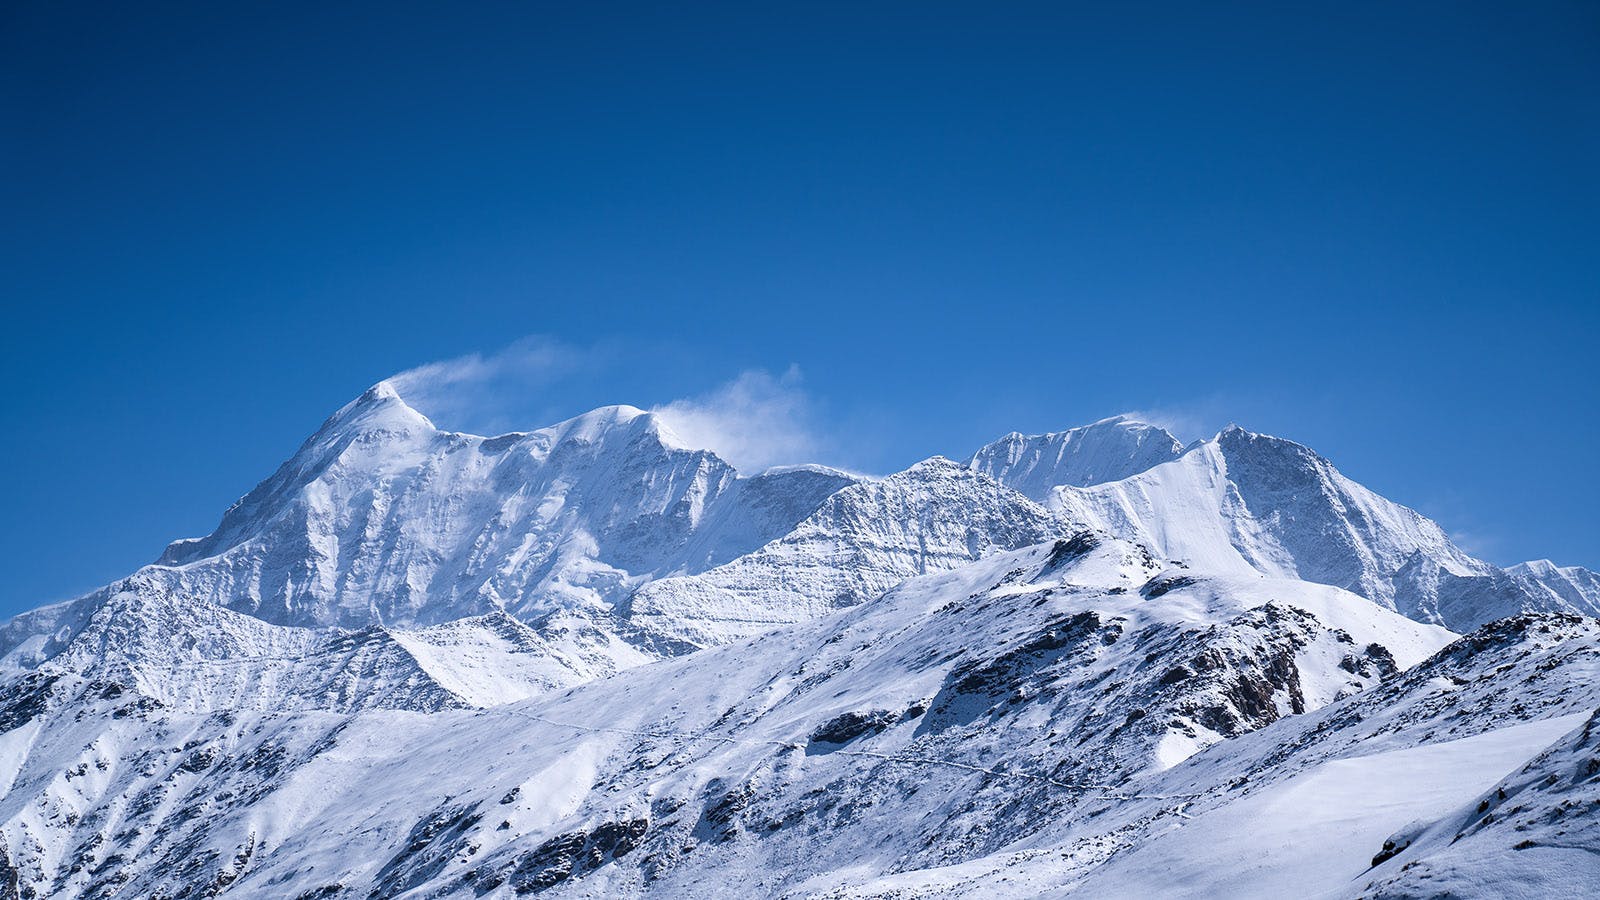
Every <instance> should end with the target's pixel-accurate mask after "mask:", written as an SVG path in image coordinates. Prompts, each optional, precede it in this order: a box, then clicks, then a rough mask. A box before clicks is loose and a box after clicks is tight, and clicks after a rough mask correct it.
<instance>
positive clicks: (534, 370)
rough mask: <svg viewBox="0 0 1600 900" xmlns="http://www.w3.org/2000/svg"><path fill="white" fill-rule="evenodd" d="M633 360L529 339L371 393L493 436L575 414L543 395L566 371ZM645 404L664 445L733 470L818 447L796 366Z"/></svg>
mask: <svg viewBox="0 0 1600 900" xmlns="http://www.w3.org/2000/svg"><path fill="white" fill-rule="evenodd" d="M636 356H637V353H636V352H626V353H625V352H622V350H621V348H618V347H612V346H600V345H597V346H593V347H587V348H580V347H573V346H570V345H567V344H563V343H560V342H557V341H554V340H551V339H549V338H545V337H540V336H532V337H526V338H523V339H521V340H519V341H517V342H515V343H513V344H511V345H510V346H508V347H506V348H504V349H502V350H499V351H496V352H494V353H488V354H483V353H470V354H467V355H465V356H458V357H455V358H453V359H445V360H440V361H437V362H431V363H426V364H424V365H420V366H416V367H415V368H411V369H407V370H405V371H403V372H400V373H399V374H396V375H393V376H390V377H389V378H387V379H385V380H384V381H383V382H380V383H379V385H378V386H377V387H376V388H375V390H376V389H383V390H392V391H393V393H395V394H396V395H398V398H399V399H400V400H401V401H402V402H403V403H404V404H405V405H406V406H408V407H410V408H412V409H414V410H416V411H417V412H418V413H420V414H422V415H424V416H426V417H427V418H428V419H430V420H431V421H433V422H435V423H437V424H438V425H439V427H441V428H446V429H451V430H458V431H466V432H471V433H475V434H486V435H489V434H502V433H506V432H511V431H521V430H524V429H527V428H531V427H539V426H543V425H545V424H548V423H550V422H554V421H559V420H564V419H567V418H570V417H571V416H572V415H573V414H574V413H577V412H581V411H582V410H575V409H571V408H562V405H561V404H560V403H557V402H551V401H552V399H554V398H555V397H556V396H557V395H559V394H560V393H561V388H562V387H563V385H564V384H566V383H570V382H571V380H572V379H573V378H574V377H575V376H583V375H593V374H595V373H596V372H597V371H603V370H606V369H608V368H613V367H614V365H618V364H620V361H621V360H622V359H624V358H632V357H636ZM641 405H642V404H641ZM647 409H648V411H649V412H650V413H652V414H653V415H654V418H655V420H656V422H657V424H658V425H660V426H662V428H663V437H664V438H666V439H667V440H669V441H670V442H671V443H673V444H675V445H677V446H679V447H682V448H684V449H690V450H710V451H711V452H713V453H715V454H717V456H719V457H721V458H722V459H724V460H726V461H727V462H729V463H731V464H732V465H733V466H734V467H736V468H737V469H739V470H740V471H742V472H747V473H752V474H754V473H757V472H760V471H763V470H765V469H768V468H771V467H773V466H777V465H786V464H799V463H811V462H815V461H816V457H817V454H818V451H819V450H821V449H824V442H823V441H822V440H821V439H820V438H819V436H818V432H817V429H816V418H815V416H814V414H813V409H812V403H811V399H810V397H809V396H807V394H806V392H805V391H804V389H803V388H802V386H801V375H800V370H799V368H798V367H797V366H792V365H791V366H790V367H789V368H788V369H787V370H786V371H784V372H783V373H782V374H781V375H777V376H774V375H773V374H771V373H770V372H767V371H765V370H761V369H751V370H747V371H745V372H742V373H740V374H739V375H738V376H737V377H736V378H734V379H733V380H731V381H729V382H726V383H724V384H722V385H720V386H718V387H716V388H713V389H711V390H710V391H707V392H705V393H703V394H697V395H694V396H689V397H682V398H679V399H674V400H669V401H667V402H665V403H660V404H657V405H656V406H654V407H648V408H647Z"/></svg>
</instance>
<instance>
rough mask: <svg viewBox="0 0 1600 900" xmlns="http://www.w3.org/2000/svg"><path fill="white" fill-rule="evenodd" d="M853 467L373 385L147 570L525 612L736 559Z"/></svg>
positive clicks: (396, 611)
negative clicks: (496, 420)
mask: <svg viewBox="0 0 1600 900" xmlns="http://www.w3.org/2000/svg"><path fill="white" fill-rule="evenodd" d="M852 480H853V479H852V478H851V477H850V476H848V475H845V474H844V473H842V472H837V471H833V470H828V469H822V468H818V467H801V468H793V469H786V470H778V471H774V472H770V473H765V474H762V475H758V476H756V477H754V478H740V477H739V475H738V473H737V472H735V471H734V469H733V467H732V466H730V465H728V464H727V463H725V462H723V461H722V460H721V459H719V458H717V457H716V456H715V455H714V454H712V453H710V452H708V451H705V450H692V449H688V448H685V447H683V446H682V445H681V443H680V442H679V441H678V439H677V438H676V437H675V436H673V435H672V433H671V432H670V431H669V430H668V429H667V428H666V427H665V425H664V424H663V423H662V422H661V421H660V420H659V419H658V418H657V417H656V416H654V415H652V414H650V413H646V412H644V411H642V410H638V409H635V408H633V407H627V406H613V407H605V408H602V409H597V410H595V411H593V412H590V413H586V414H584V415H582V416H579V417H577V418H575V419H571V420H569V421H566V422H562V423H561V424H559V425H553V426H551V427H549V428H543V429H540V430H538V431H533V432H528V433H526V434H507V435H501V436H499V437H494V438H482V437H477V436H475V435H467V434H458V433H454V432H445V431H440V430H439V429H437V428H435V427H434V426H433V424H432V423H431V422H429V421H428V420H427V419H426V418H425V417H424V416H423V415H422V414H421V413H418V412H416V411H415V410H413V409H412V408H410V407H409V406H407V405H406V404H405V402H404V401H403V400H401V399H400V397H399V395H398V394H396V393H395V391H394V389H393V388H392V387H390V386H389V385H388V384H387V383H380V384H379V385H377V386H376V387H374V388H372V389H371V390H369V391H368V392H367V393H365V394H363V395H362V396H361V397H360V398H359V399H357V400H356V401H355V402H354V403H352V404H350V405H349V406H346V407H345V408H344V409H342V410H340V411H339V412H338V413H336V414H335V415H334V416H333V417H332V418H331V419H329V420H328V421H327V423H325V424H324V425H323V426H322V428H321V430H319V431H318V432H317V433H316V434H315V435H313V436H312V437H311V439H310V440H308V441H307V442H306V443H305V445H304V446H302V447H301V448H300V450H299V452H297V453H296V454H295V456H294V457H293V458H292V459H290V460H289V461H288V462H286V463H284V465H283V466H282V467H281V468H280V469H279V470H278V472H277V473H276V474H274V475H273V476H272V477H271V478H269V479H268V480H267V481H264V482H262V483H261V485H260V486H258V487H257V488H256V489H255V490H253V491H251V492H250V493H249V494H247V495H246V496H245V497H244V498H243V499H242V500H240V501H239V502H238V503H237V504H235V505H234V506H233V508H232V509H230V510H228V512H227V514H226V515H224V516H223V518H222V523H221V524H220V525H218V527H217V529H216V531H214V532H212V533H211V534H210V535H209V536H207V537H204V538H200V539H197V540H186V541H178V542H176V543H174V544H173V545H172V546H171V547H169V548H168V549H167V552H166V553H165V554H163V556H162V558H161V560H160V561H159V564H158V565H157V566H154V567H151V568H150V569H148V570H146V571H147V572H148V573H149V574H150V575H151V577H155V578H159V579H161V580H163V581H164V583H165V584H167V585H168V587H169V589H170V590H172V591H173V592H174V593H179V594H182V595H184V596H189V597H194V598H197V599H203V600H208V601H210V602H213V603H216V604H218V605H221V606H227V607H229V608H231V609H237V610H240V611H242V612H248V613H250V614H251V615H254V616H257V617H259V618H263V619H266V620H268V621H272V622H278V623H282V624H296V625H347V626H349V625H355V626H359V625H367V624H373V623H388V624H399V625H408V624H426V623H431V622H444V621H450V620H452V619H456V618H460V617H462V616H464V615H479V614H483V613H487V612H489V611H491V610H495V609H506V610H507V611H509V612H511V613H513V614H514V615H516V616H518V617H519V618H522V619H532V618H535V617H537V616H539V615H541V614H544V613H548V612H551V611H554V610H556V609H564V608H581V607H586V606H588V607H608V606H609V605H611V604H612V603H614V602H615V601H616V600H618V599H620V598H621V597H622V596H625V595H626V593H627V592H628V591H629V590H630V589H631V588H632V587H634V586H636V585H637V584H638V583H640V582H641V581H642V580H644V579H647V578H649V577H652V576H657V575H663V574H668V573H673V572H697V571H702V570H704V569H707V568H710V567H712V566H715V565H717V564H719V563H722V562H726V561H728V560H730V559H733V558H735V557H738V556H740V555H742V554H744V553H747V552H749V551H751V550H754V549H756V548H757V547H760V546H761V545H762V544H764V543H766V542H767V541H769V540H771V539H773V538H776V537H778V536H780V535H782V534H784V533H785V532H787V531H788V530H790V529H791V528H793V527H794V525H795V524H796V523H797V522H799V521H800V520H801V519H803V518H804V517H805V516H806V515H808V514H809V513H810V512H811V511H812V510H814V509H816V508H817V506H818V505H819V504H820V503H821V502H822V501H823V500H824V499H825V498H826V497H827V496H828V495H830V494H832V493H833V492H834V491H836V490H837V489H839V488H840V487H842V486H844V485H846V484H849V483H850V482H851V481H852Z"/></svg>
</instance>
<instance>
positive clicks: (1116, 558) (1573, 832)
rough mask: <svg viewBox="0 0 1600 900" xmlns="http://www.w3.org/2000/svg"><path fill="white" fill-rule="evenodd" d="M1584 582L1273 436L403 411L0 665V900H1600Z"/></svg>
mask: <svg viewBox="0 0 1600 900" xmlns="http://www.w3.org/2000/svg"><path fill="white" fill-rule="evenodd" d="M1596 585H1597V579H1596V576H1595V575H1594V573H1591V572H1588V571H1587V570H1584V569H1581V568H1576V567H1571V568H1561V567H1557V566H1555V565H1553V564H1551V563H1547V562H1538V563H1527V564H1524V565H1522V566H1518V567H1514V568H1512V569H1507V570H1501V569H1498V568H1495V567H1493V566H1491V565H1489V564H1488V563H1485V562H1482V561H1480V560H1476V559H1473V558H1472V557H1470V556H1468V555H1467V554H1465V553H1463V552H1461V551H1460V550H1459V549H1458V548H1456V547H1455V546H1454V545H1453V544H1452V543H1451V542H1450V541H1449V539H1448V538H1447V537H1446V536H1445V533H1444V532H1443V530H1442V529H1440V528H1439V526H1437V525H1436V524H1434V523H1432V522H1430V521H1428V520H1427V519H1426V518H1424V517H1422V516H1420V515H1419V514H1417V513H1415V512H1413V511H1411V510H1409V509H1406V508H1405V507H1402V506H1399V505H1398V504H1394V503H1392V502H1390V501H1388V500H1385V499H1383V498H1381V497H1378V496H1377V495H1376V494H1373V493H1372V492H1371V491H1368V490H1366V489H1365V488H1363V487H1361V486H1360V485H1358V484H1355V483H1354V482H1351V481H1350V480H1348V479H1346V478H1344V476H1342V475H1340V474H1339V473H1338V471H1337V470H1336V469H1334V468H1333V466H1332V465H1331V464H1329V463H1328V462H1327V461H1326V460H1323V459H1322V458H1321V457H1319V456H1317V455H1316V454H1315V453H1313V452H1311V451H1310V450H1309V449H1307V448H1305V447H1301V446H1300V445H1297V444H1293V443H1292V442H1289V441H1284V440H1281V439H1278V438H1272V437H1267V436H1263V435H1255V434H1251V433H1249V432H1245V431H1242V430H1240V429H1229V430H1228V431H1225V432H1223V433H1222V434H1220V435H1218V436H1217V437H1216V438H1214V439H1212V440H1210V441H1203V442H1197V443H1196V444H1194V445H1191V446H1189V447H1183V446H1181V445H1180V444H1179V442H1178V441H1177V440H1176V439H1175V438H1173V437H1172V435H1170V434H1168V433H1167V432H1165V431H1163V430H1161V429H1159V428H1156V427H1154V426H1150V425H1146V424H1142V423H1139V422H1135V421H1132V420H1129V419H1126V418H1120V417H1119V418H1115V419H1108V420H1103V421H1101V422H1097V423H1094V424H1093V425H1089V426H1085V427H1083V428H1078V429H1072V430H1069V431H1064V432H1059V433H1054V434H1049V435H1041V436H1037V437H1025V436H1022V435H1017V434H1013V435H1008V436H1006V437H1005V438H1002V439H1001V440H1000V441H998V442H996V443H995V444H992V445H990V446H988V447H986V448H984V449H982V450H980V451H979V452H978V453H977V454H976V455H975V456H974V457H972V458H971V460H970V461H969V462H967V463H956V462H952V461H950V460H947V459H943V458H939V457H935V458H933V459H930V460H927V461H924V462H921V463H918V464H916V465H914V466H912V467H910V468H909V469H907V470H905V471H903V472H899V473H895V474H892V475H889V476H887V477H884V478H865V477H859V476H854V475H849V474H846V473H843V472H839V471H836V470H832V469H827V468H824V467H816V466H801V467H790V468H783V469H775V470H771V471H768V472H764V473H757V474H751V475H746V474H741V473H739V472H737V471H735V470H734V469H733V467H731V466H729V465H728V464H727V463H726V462H724V461H723V460H721V459H720V458H718V457H717V456H716V455H715V454H713V453H711V452H709V451H706V450H700V449H695V448H692V447H687V446H685V445H684V442H683V441H682V440H680V439H678V438H677V437H676V436H674V435H673V434H672V432H671V430H670V428H668V427H667V426H666V425H665V424H664V423H663V422H662V421H661V420H660V419H659V418H657V417H656V416H654V415H652V414H650V413H646V412H643V411H640V410H637V409H634V408H631V407H607V408H603V409H600V410H596V411H594V412H591V413H588V414H585V415H583V416H579V417H577V418H575V419H571V420H569V421H567V422H563V423H561V424H558V425H555V426H551V427H549V428H543V429H539V430H536V431H531V432H526V433H517V434H509V435H502V436H499V437H479V436H474V435H466V434H459V433H454V432H448V431H442V430H440V429H437V428H435V427H434V426H433V425H432V423H430V422H429V421H428V419H427V418H425V417H424V416H423V415H421V414H420V413H418V412H417V411H415V410H413V409H411V408H410V407H409V406H408V405H407V404H406V403H405V401H404V400H403V399H402V398H401V397H400V396H399V395H398V394H397V393H396V392H395V391H394V389H393V388H392V387H391V386H389V385H388V384H387V383H380V384H379V385H378V386H376V387H374V388H373V389H372V390H370V391H368V392H367V393H366V394H364V395H363V396H362V397H360V398H358V399H357V400H356V401H355V402H353V403H351V404H350V405H348V406H346V407H345V408H344V409H342V410H340V411H339V412H338V413H336V414H335V415H334V416H333V417H332V418H330V419H329V420H328V421H327V423H325V424H324V425H323V427H322V428H321V429H320V430H319V431H318V432H317V434H315V435H313V436H312V438H310V439H309V440H308V441H306V443H305V444H304V445H303V446H302V447H301V448H300V450H299V451H298V452H297V453H296V454H295V455H294V457H292V458H291V459H290V460H289V461H287V462H286V463H284V465H283V466H282V467H281V468H280V469H279V470H278V471H277V472H276V473H275V474H273V475H272V476H271V477H270V478H269V479H268V480H267V481H264V482H263V483H262V484H261V485H259V486H258V487H257V488H256V489H254V490H253V491H251V492H250V493H249V494H247V495H246V496H245V497H244V498H243V499H242V500H240V501H239V503H237V504H235V506H234V507H233V508H232V509H230V510H229V511H228V512H227V513H226V514H225V515H224V516H223V519H222V521H221V523H220V524H219V526H218V527H217V529H216V530H215V531H214V532H213V533H212V534H211V535H208V536H207V537H204V538H199V539H194V540H186V541H179V542H177V543H174V544H173V545H172V546H171V547H169V549H168V550H167V552H166V553H165V554H164V555H163V556H162V558H161V559H160V560H159V561H157V562H156V563H154V564H152V565H150V566H147V567H145V568H143V569H141V570H139V571H138V572H136V573H133V574H132V575H130V576H129V577H128V578H125V579H121V580H119V581H118V582H116V583H114V584H112V585H108V586H107V587H105V588H103V589H101V590H100V591H96V592H93V593H91V594H89V595H86V596H85V597H82V598H79V599H78V600H75V601H71V602H68V603H64V604H57V605H54V606H50V607H44V608H41V609H39V610H35V611H33V612H30V613H25V614H23V615H22V616H19V617H17V618H16V619H13V620H12V621H11V622H9V623H6V624H5V625H4V626H3V628H0V653H3V656H0V786H3V793H0V898H3V897H6V896H16V897H19V898H23V897H26V898H42V897H95V898H113V897H115V898H122V897H128V898H133V897H140V898H143V897H167V898H179V897H203V896H219V895H221V896H238V897H273V898H277V897H287V898H295V900H310V898H322V900H350V898H358V897H359V898H368V900H372V898H399V897H407V898H424V897H430V898H431V897H474V898H478V897H490V898H510V897H516V896H525V895H535V894H537V895H548V896H556V897H562V896H573V897H579V896H583V897H591V896H615V897H631V896H641V897H642V896H651V897H654V896H664V897H697V898H698V897H717V896H727V897H750V896H761V897H767V896H771V897H780V896H781V897H811V896H816V897H925V896H972V897H992V896H1030V897H1031V896H1039V895H1060V894H1063V893H1067V892H1073V893H1074V895H1082V896H1088V897H1122V896H1129V895H1139V894H1147V895H1155V896H1196V897H1200V896H1260V897H1275V896H1284V895H1287V894H1297V895H1318V896H1366V895H1370V896H1414V895H1417V894H1419V893H1427V892H1429V891H1431V890H1434V889H1435V888H1436V887H1438V886H1441V885H1443V886H1448V889H1449V890H1450V891H1452V892H1453V893H1455V894H1457V895H1460V896H1475V895H1477V896H1492V895H1496V894H1498V893H1503V891H1499V890H1497V887H1504V886H1506V885H1511V884H1517V885H1537V886H1541V887H1547V888H1549V890H1550V891H1551V892H1554V893H1563V892H1564V893H1568V894H1582V893H1586V892H1593V891H1594V890H1597V889H1600V876H1596V875H1595V871H1596V870H1595V869H1594V868H1593V867H1592V864H1590V861H1591V860H1592V858H1593V854H1595V853H1596V852H1600V844H1597V840H1600V837H1597V833H1596V830H1595V827H1594V823H1595V821H1597V819H1600V815H1597V814H1596V813H1595V811H1594V810H1593V809H1592V806H1593V804H1591V803H1589V800H1590V799H1592V798H1591V796H1590V795H1591V794H1593V793H1594V792H1593V790H1592V787H1593V784H1592V782H1593V780H1594V778H1595V777H1597V776H1595V774H1594V772H1593V771H1591V770H1592V768H1593V767H1592V766H1590V765H1589V763H1588V762H1587V760H1588V757H1590V756H1592V755H1593V745H1594V735H1593V731H1594V728H1595V726H1594V724H1593V720H1592V714H1593V712H1594V709H1595V706H1596V705H1597V704H1600V688H1597V685H1600V677H1597V676H1600V620H1596V619H1594V618H1589V617H1587V616H1585V615H1575V614H1572V613H1571V612H1570V611H1573V610H1576V611H1578V612H1584V613H1592V612H1594V611H1595V610H1596V608H1597V606H1596V603H1597V599H1600V593H1597V591H1596ZM1549 610H1564V611H1567V612H1548V611H1549ZM1513 614H1514V615H1513ZM1507 615H1510V616H1511V617H1510V618H1502V617H1503V616H1507ZM1490 619H1498V621H1494V622H1491V623H1489V624H1486V625H1484V626H1483V627H1482V628H1478V629H1477V630H1475V631H1473V632H1472V633H1471V634H1469V635H1467V636H1466V637H1460V638H1458V636H1457V635H1456V634H1455V633H1453V632H1452V631H1449V630H1446V627H1442V626H1449V627H1451V628H1455V629H1456V630H1458V631H1463V630H1468V629H1471V628H1476V626H1477V625H1478V624H1480V623H1482V622H1487V621H1488V620H1490ZM1586 767H1587V768H1586Z"/></svg>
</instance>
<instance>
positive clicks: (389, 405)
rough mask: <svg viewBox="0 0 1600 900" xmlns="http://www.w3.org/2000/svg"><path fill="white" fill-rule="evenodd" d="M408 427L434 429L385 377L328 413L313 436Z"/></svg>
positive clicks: (426, 418)
mask: <svg viewBox="0 0 1600 900" xmlns="http://www.w3.org/2000/svg"><path fill="white" fill-rule="evenodd" d="M411 427H421V428H425V429H427V430H429V431H435V430H437V429H435V428H434V425H433V422H432V421H430V420H429V419H428V417H427V416H425V415H423V414H422V413H420V412H418V411H417V410H416V409H414V408H413V407H412V406H411V405H409V404H408V403H406V401H405V398H403V397H401V396H400V392H399V391H398V390H396V389H395V386H394V383H393V382H391V381H389V380H388V379H384V380H383V381H380V382H378V383H377V384H374V385H373V386H372V387H369V388H367V389H366V390H365V391H363V392H362V393H361V396H359V397H357V398H356V399H354V400H352V401H350V402H349V403H346V404H345V405H344V406H343V407H342V408H340V410H339V411H338V412H336V413H334V414H333V415H332V416H329V417H328V420H327V421H326V422H324V423H322V427H321V428H320V429H318V431H317V435H316V436H314V437H313V440H315V439H316V437H322V436H326V435H329V434H335V433H344V432H347V431H351V430H367V429H390V430H408V429H409V428H411Z"/></svg>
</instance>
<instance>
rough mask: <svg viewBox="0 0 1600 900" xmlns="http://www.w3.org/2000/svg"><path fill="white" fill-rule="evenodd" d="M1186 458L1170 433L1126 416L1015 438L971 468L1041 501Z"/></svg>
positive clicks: (993, 447) (977, 457)
mask: <svg viewBox="0 0 1600 900" xmlns="http://www.w3.org/2000/svg"><path fill="white" fill-rule="evenodd" d="M1182 454H1183V445H1182V444H1180V443H1179V442H1178V439H1177V438H1175V437H1173V436H1172V434H1171V433H1170V432H1168V431H1167V430H1166V429H1163V428H1157V427H1156V426H1154V425H1147V424H1145V423H1143V422H1137V421H1134V420H1132V419H1128V418H1125V417H1123V416H1113V417H1112V418H1109V419H1102V420H1101V421H1099V422H1095V423H1094V424H1092V425H1084V426H1083V427H1081V428H1072V429H1069V430H1067V431H1057V432H1052V433H1049V434H1036V435H1023V434H1018V433H1017V432H1014V431H1013V432H1012V433H1010V434H1008V435H1006V436H1005V437H1003V438H1001V439H1000V440H998V441H995V442H994V443H992V444H989V445H988V446H986V447H984V448H983V449H981V450H979V451H978V452H977V453H976V454H974V455H973V457H972V461H971V463H970V465H971V466H972V468H974V469H976V470H978V471H979V472H982V473H984V474H985V475H988V476H990V477H991V478H994V479H997V480H999V481H1002V482H1004V483H1005V484H1007V485H1010V486H1011V487H1013V488H1015V489H1016V490H1018V491H1021V492H1022V493H1024V494H1027V495H1028V496H1029V497H1033V498H1034V499H1036V500H1042V499H1044V498H1045V497H1048V496H1049V495H1050V491H1051V490H1052V489H1054V488H1056V487H1058V486H1060V485H1064V484H1065V485H1071V486H1072V487H1088V486H1089V485H1092V484H1104V483H1105V482H1107V481H1120V480H1122V479H1124V478H1127V477H1128V476H1130V475H1137V474H1139V473H1140V472H1143V471H1145V470H1146V469H1150V468H1153V467H1155V466H1158V465H1160V464H1162V463H1164V462H1171V461H1172V460H1174V459H1177V458H1178V457H1179V456H1181V455H1182Z"/></svg>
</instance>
